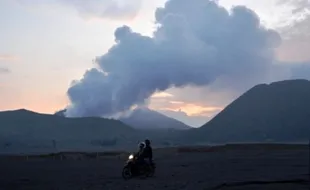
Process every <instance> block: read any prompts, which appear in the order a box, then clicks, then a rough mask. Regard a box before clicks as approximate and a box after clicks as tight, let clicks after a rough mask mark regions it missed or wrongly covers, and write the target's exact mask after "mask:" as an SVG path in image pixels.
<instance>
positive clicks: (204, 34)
mask: <svg viewBox="0 0 310 190" xmlns="http://www.w3.org/2000/svg"><path fill="white" fill-rule="evenodd" d="M155 18H156V24H157V29H156V30H155V31H154V34H153V36H152V37H148V36H143V35H141V34H139V33H136V32H134V31H132V30H131V28H130V27H128V26H122V27H119V28H117V29H116V31H115V33H114V36H115V42H116V44H115V45H114V46H113V47H111V48H110V49H109V51H108V52H107V53H106V54H104V55H102V56H99V57H98V58H97V59H96V64H97V67H96V68H93V69H90V70H87V71H86V72H85V74H84V76H83V77H82V79H80V80H77V81H73V82H72V85H71V86H70V88H69V89H68V92H67V94H68V97H69V99H70V101H71V104H70V105H69V106H68V108H67V111H66V115H67V116H69V117H80V116H108V115H113V114H117V113H120V112H123V111H127V110H129V109H130V108H131V107H132V106H134V105H139V104H141V105H143V104H145V102H146V101H147V100H148V99H149V97H150V96H151V95H152V94H154V93H155V92H157V91H164V90H167V89H168V88H170V87H180V88H181V87H184V86H189V85H193V86H207V85H210V84H212V83H213V82H214V81H215V80H217V79H218V78H226V79H227V80H229V81H230V83H231V84H232V85H233V84H236V85H237V84H239V83H242V84H255V83H258V82H264V81H265V80H267V79H268V78H269V76H270V73H271V72H270V71H271V70H272V68H273V62H274V60H275V58H274V51H275V48H277V47H278V46H279V45H280V43H281V38H280V35H279V34H278V33H277V32H276V31H274V30H270V29H266V28H264V27H263V26H262V25H261V23H260V19H259V17H258V16H257V15H256V14H255V13H254V12H253V11H252V10H250V9H248V8H246V7H243V6H236V7H234V8H232V9H231V10H230V11H227V10H226V9H225V8H223V7H221V6H220V5H218V4H217V3H216V2H214V1H211V0H209V1H208V0H191V1H189V0H170V1H168V2H167V3H166V4H165V6H164V7H163V8H158V9H157V10H156V12H155Z"/></svg>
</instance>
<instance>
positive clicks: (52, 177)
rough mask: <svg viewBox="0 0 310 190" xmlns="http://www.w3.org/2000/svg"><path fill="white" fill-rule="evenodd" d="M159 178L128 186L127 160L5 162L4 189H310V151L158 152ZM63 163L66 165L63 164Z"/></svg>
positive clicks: (80, 157)
mask: <svg viewBox="0 0 310 190" xmlns="http://www.w3.org/2000/svg"><path fill="white" fill-rule="evenodd" d="M154 154H155V161H156V163H157V166H158V168H157V171H156V175H155V176H154V177H153V178H148V179H142V178H137V179H132V180H129V181H124V180H123V179H122V177H121V170H122V166H123V164H124V161H125V160H126V157H127V154H115V155H107V154H98V155H97V154H96V153H95V154H94V155H93V157H91V156H90V155H89V156H87V155H85V154H83V153H74V154H71V155H70V154H69V153H62V154H61V155H62V156H60V155H55V156H46V157H28V159H27V157H25V156H24V157H4V156H3V157H1V158H0V167H1V170H0V172H1V173H0V189H23V190H26V189H38V190H43V189H44V190H49V189H74V190H78V189H102V190H123V189H130V190H133V189H141V190H153V189H154V190H155V189H156V190H160V189H163V190H172V189H175V190H177V189H188V190H202V189H206V190H208V189H210V190H211V189H222V190H228V189H229V190H240V189H246V190H248V189H251V190H256V189H266V190H268V189H272V190H276V189H281V190H302V189H309V148H308V146H301V145H228V146H220V147H211V148H208V147H200V148H199V147H196V148H193V147H191V148H185V147H183V148H170V149H168V148H167V149H158V150H156V151H155V152H154ZM61 158H62V159H61Z"/></svg>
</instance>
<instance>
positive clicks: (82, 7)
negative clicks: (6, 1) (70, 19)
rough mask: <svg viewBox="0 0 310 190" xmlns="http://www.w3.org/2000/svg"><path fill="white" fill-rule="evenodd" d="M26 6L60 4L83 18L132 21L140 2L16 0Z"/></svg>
mask: <svg viewBox="0 0 310 190" xmlns="http://www.w3.org/2000/svg"><path fill="white" fill-rule="evenodd" d="M16 1H18V2H19V3H22V4H24V5H25V4H26V5H29V4H30V5H39V4H49V5H50V4H60V5H65V6H67V7H69V8H73V9H75V10H76V11H77V12H78V13H79V14H80V15H81V16H82V17H83V18H86V19H88V18H111V19H132V18H134V17H135V16H136V15H137V13H138V12H139V9H140V6H141V4H142V0H130V1H128V0H45V1H41V0H16Z"/></svg>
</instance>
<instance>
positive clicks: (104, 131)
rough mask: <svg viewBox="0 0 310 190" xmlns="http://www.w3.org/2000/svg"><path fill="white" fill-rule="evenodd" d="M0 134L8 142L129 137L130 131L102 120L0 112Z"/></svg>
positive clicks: (115, 122)
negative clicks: (15, 140)
mask: <svg viewBox="0 0 310 190" xmlns="http://www.w3.org/2000/svg"><path fill="white" fill-rule="evenodd" d="M0 125H1V127H0V134H1V136H2V137H8V138H10V139H12V138H15V139H32V140H33V139H45V140H46V139H53V140H70V139H75V140H76V139H78V140H91V139H110V138H114V137H115V138H116V137H119V136H125V135H130V134H133V133H134V131H135V130H134V129H132V128H130V127H129V126H127V125H125V124H124V123H122V122H120V121H117V120H112V119H103V118H91V117H89V118H65V117H60V116H57V115H48V114H39V113H35V112H31V111H28V110H24V109H21V110H15V111H4V112H0Z"/></svg>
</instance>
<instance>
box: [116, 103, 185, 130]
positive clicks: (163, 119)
mask: <svg viewBox="0 0 310 190" xmlns="http://www.w3.org/2000/svg"><path fill="white" fill-rule="evenodd" d="M120 120H121V121H122V122H124V123H126V124H128V125H130V126H132V127H134V128H139V129H190V128H191V127H190V126H188V125H186V124H184V123H182V122H181V121H179V120H176V119H174V118H171V117H168V116H166V115H164V114H162V113H159V112H157V111H155V110H152V109H150V108H147V107H137V108H135V109H134V110H132V112H131V113H130V114H128V115H127V116H124V117H121V118H120Z"/></svg>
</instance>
